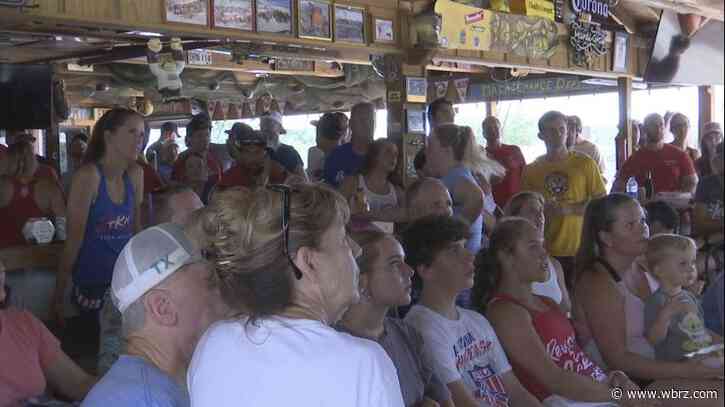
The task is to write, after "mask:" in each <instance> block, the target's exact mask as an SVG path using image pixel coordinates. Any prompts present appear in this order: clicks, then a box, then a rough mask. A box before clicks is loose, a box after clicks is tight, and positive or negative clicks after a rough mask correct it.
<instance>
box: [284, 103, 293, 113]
mask: <svg viewBox="0 0 725 407" xmlns="http://www.w3.org/2000/svg"><path fill="white" fill-rule="evenodd" d="M284 112H285V113H286V114H288V115H289V114H293V113H294V112H295V105H293V104H292V102H290V101H289V100H288V101H287V103H285V104H284Z"/></svg>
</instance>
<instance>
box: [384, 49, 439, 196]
mask: <svg viewBox="0 0 725 407" xmlns="http://www.w3.org/2000/svg"><path fill="white" fill-rule="evenodd" d="M384 62H385V63H384V66H385V91H386V99H387V110H388V138H389V139H390V140H392V141H393V142H395V143H396V144H397V145H398V150H399V154H400V155H399V159H398V169H397V177H398V179H399V181H400V183H401V184H402V185H405V186H407V185H409V184H410V182H411V181H413V180H414V179H415V169H414V166H413V159H414V158H415V155H416V154H417V153H418V151H419V150H420V149H421V148H422V146H423V145H424V143H425V141H424V138H425V101H426V94H425V93H426V91H427V88H428V87H427V86H419V85H420V81H418V82H417V85H416V88H415V89H408V78H418V79H421V78H425V77H426V69H425V65H418V64H416V65H406V64H404V63H403V58H402V56H400V55H395V54H389V55H385V56H384ZM421 92H422V94H421Z"/></svg>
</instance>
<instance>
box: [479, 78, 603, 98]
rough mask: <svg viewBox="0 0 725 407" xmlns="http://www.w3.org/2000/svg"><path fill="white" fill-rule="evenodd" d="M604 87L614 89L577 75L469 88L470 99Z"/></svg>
mask: <svg viewBox="0 0 725 407" xmlns="http://www.w3.org/2000/svg"><path fill="white" fill-rule="evenodd" d="M602 89H607V90H612V88H611V87H602V86H601V85H589V84H586V83H583V82H582V81H581V80H580V79H579V78H576V77H558V78H540V79H534V78H532V79H521V80H517V81H510V82H487V83H477V84H472V85H470V86H469V88H468V99H469V100H470V101H491V100H519V99H534V98H542V97H552V96H562V95H566V94H572V95H574V94H580V93H592V92H595V91H598V90H602ZM614 89H616V88H614Z"/></svg>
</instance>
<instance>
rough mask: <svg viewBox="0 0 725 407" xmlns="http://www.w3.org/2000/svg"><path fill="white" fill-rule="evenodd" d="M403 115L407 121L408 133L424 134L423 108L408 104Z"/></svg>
mask: <svg viewBox="0 0 725 407" xmlns="http://www.w3.org/2000/svg"><path fill="white" fill-rule="evenodd" d="M421 106H422V105H421ZM405 117H406V121H407V123H408V133H418V134H425V109H423V108H422V107H412V106H408V107H407V109H406V110H405Z"/></svg>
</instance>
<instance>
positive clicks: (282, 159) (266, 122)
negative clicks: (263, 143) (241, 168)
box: [259, 112, 306, 177]
mask: <svg viewBox="0 0 725 407" xmlns="http://www.w3.org/2000/svg"><path fill="white" fill-rule="evenodd" d="M259 129H260V131H261V132H262V134H263V135H264V137H266V138H267V148H268V149H269V150H270V151H269V156H270V158H271V159H272V160H274V161H277V162H278V163H280V164H282V166H283V167H284V168H285V169H286V170H287V172H289V173H291V174H297V175H299V176H302V177H306V175H305V165H304V164H303V163H302V158H301V157H300V154H299V153H298V152H297V150H295V148H294V147H292V146H290V145H288V144H283V143H280V141H279V135H280V134H287V130H285V129H284V127H283V126H282V115H281V114H279V113H277V112H268V113H265V114H263V115H262V118H261V119H260V121H259Z"/></svg>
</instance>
